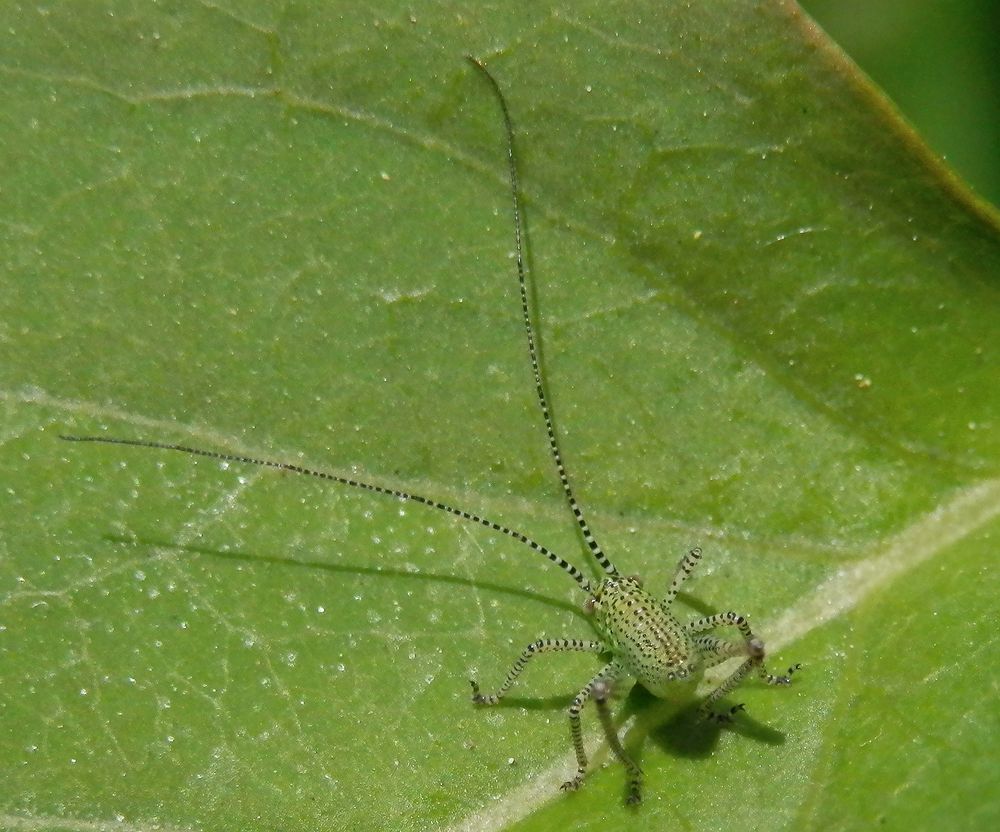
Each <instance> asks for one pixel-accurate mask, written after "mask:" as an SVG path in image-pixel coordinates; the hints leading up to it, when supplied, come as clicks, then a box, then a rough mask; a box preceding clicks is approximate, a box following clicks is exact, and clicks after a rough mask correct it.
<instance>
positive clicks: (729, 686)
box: [687, 612, 800, 722]
mask: <svg viewBox="0 0 1000 832" xmlns="http://www.w3.org/2000/svg"><path fill="white" fill-rule="evenodd" d="M716 627H735V628H736V629H738V630H739V631H740V635H742V636H743V642H742V643H739V642H732V641H727V640H725V639H719V638H715V637H714V636H703V637H702V638H699V639H697V641H696V644H697V645H698V648H699V650H700V651H701V652H702V656H703V659H704V661H705V666H706V667H711V666H713V665H716V664H719V663H720V662H722V661H725V660H726V659H728V658H732V657H734V656H746V657H747V659H746V661H744V662H743V663H742V664H741V665H740V666H739V667H738V668H736V670H735V671H733V672H732V673H731V674H730V675H729V676H728V677H727V678H726V679H725V681H724V682H722V684H721V685H719V686H718V687H717V688H716V689H715V690H713V691H712V692H711V693H710V694H709V695H708V696H707V697H706V698H705V701H704V702H702V703H701V707H700V708H699V709H698V710H699V711H700V712H701V714H702V715H703V716H704V717H705V718H707V719H709V720H713V721H715V722H729V721H731V718H732V715H733V714H735V713H736V712H737V711H740V710H742V709H743V705H736V706H734V707H733V708H731V709H730V710H729V713H728V714H718V713H715V712H714V711H713V710H712V705H713V704H715V703H716V702H718V701H719V700H720V699H721V698H722V697H724V696H725V695H726V694H727V693H729V692H730V691H732V690H734V689H735V688H736V687H737V686H738V685H739V684H740V682H742V681H743V679H745V678H746V677H747V675H748V674H749V673H750V672H751V671H752V670H756V671H757V673H758V675H759V676H760V677H761V678H762V679H763V680H764V681H765V682H767V684H769V685H790V684H791V683H792V679H791V676H792V674H793V673H794V672H795V671H796V670H798V669H799V667H800V665H797V664H796V665H793V666H792V667H790V668H788V673H787V675H785V676H774V675H772V674H771V673H768V672H767V668H766V667H764V642H763V641H762V640H761V639H759V638H758V637H757V636H755V635H754V634H753V631H752V630H751V629H750V623H749V622H748V621H747V619H746V617H745V616H742V615H739V614H737V613H735V612H723V613H718V614H716V615H710V616H707V617H705V618H699V619H698V620H697V621H692V622H690V623H689V624H688V625H687V630H688V632H690V633H692V634H695V633H703V632H705V631H706V630H712V629H715V628H716Z"/></svg>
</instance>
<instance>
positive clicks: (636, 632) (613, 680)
mask: <svg viewBox="0 0 1000 832" xmlns="http://www.w3.org/2000/svg"><path fill="white" fill-rule="evenodd" d="M468 60H469V62H470V63H471V64H472V66H473V67H475V68H476V70H477V71H478V72H480V73H481V74H482V75H483V77H484V78H485V79H486V81H487V82H488V84H489V85H490V87H491V89H492V90H493V92H494V94H495V95H496V98H497V101H498V102H499V105H500V111H501V114H502V117H503V124H504V130H505V136H506V143H507V163H508V175H509V179H510V192H511V202H512V217H513V225H514V252H515V262H516V267H517V279H518V287H519V290H520V300H521V315H522V321H523V325H524V331H525V335H526V337H527V343H528V355H529V358H530V362H531V371H532V374H533V376H534V382H535V392H536V395H537V398H538V405H539V409H540V410H541V414H542V420H543V421H544V423H545V432H546V436H547V438H548V445H549V451H550V453H551V455H552V459H553V461H554V462H555V467H556V472H557V474H558V476H559V481H560V483H561V484H562V489H563V492H564V494H565V497H566V501H567V503H568V504H569V508H570V510H571V511H572V513H573V517H574V518H575V520H576V523H577V526H578V527H579V531H580V534H581V536H582V538H583V541H584V543H585V544H586V547H587V549H588V550H589V551H590V555H591V557H592V558H593V559H594V561H595V562H596V564H597V566H599V567H600V569H601V570H602V571H603V573H604V574H603V577H602V578H601V580H600V582H599V583H598V584H597V586H596V587H595V586H593V585H592V584H591V582H590V581H589V580H588V579H587V577H586V576H585V575H584V574H583V573H582V572H581V571H580V570H579V569H577V567H575V566H573V565H572V564H571V563H569V562H568V561H566V560H565V559H563V558H562V557H560V556H559V555H557V554H556V553H555V552H553V551H551V550H550V549H547V548H546V547H545V546H543V545H541V544H540V543H536V542H535V541H534V540H532V539H531V538H530V537H529V536H528V535H526V534H523V533H522V532H519V531H517V530H515V529H511V528H508V527H506V526H503V525H501V524H499V523H496V522H494V521H492V520H489V519H487V518H485V517H482V516H481V515H478V514H475V513H473V512H470V511H466V510H464V509H460V508H456V507H454V506H451V505H447V504H446V503H442V502H440V501H438V500H434V499H431V498H428V497H423V496H421V495H419V494H412V493H409V492H406V491H400V490H398V489H394V488H386V487H384V486H381V485H375V484H373V483H368V482H362V481H359V480H355V479H352V478H350V477H343V476H340V475H338V474H332V473H328V472H324V471H316V470H313V469H310V468H305V467H303V466H301V465H294V464H291V463H286V462H276V461H273V460H267V459H258V458H254V457H247V456H242V455H239V454H230V453H224V452H219V451H210V450H204V449H201V448H192V447H188V446H186V445H178V444H172V443H167V442H158V441H151V440H145V439H120V438H114V437H107V436H62V437H61V438H62V439H65V440H67V441H71V442H101V443H107V444H112V445H133V446H138V447H143V448H159V449H163V450H169V451H180V452H182V453H186V454H193V455H195V456H202V457H208V458H211V459H217V460H222V461H225V462H238V463H245V464H248V465H259V466H264V467H267V468H276V469H280V470H282V471H290V472H293V473H296V474H304V475H307V476H311V477H317V478H319V479H323V480H329V481H332V482H335V483H339V484H341V485H347V486H351V487H353V488H360V489H364V490H366V491H371V492H374V493H376V494H383V495H386V496H390V497H395V498H396V499H399V500H408V501H410V502H414V503H420V504H422V505H426V506H430V507H431V508H435V509H438V510H439V511H444V512H447V513H449V514H453V515H456V516H458V517H461V518H462V519H464V520H469V521H472V522H474V523H479V524H480V525H482V526H486V527H487V528H489V529H492V530H493V531H495V532H499V533H501V534H503V535H506V536H507V537H511V538H513V539H515V540H517V541H519V542H521V543H523V544H525V545H526V546H529V547H530V548H531V549H533V550H534V551H536V552H538V553H539V554H541V555H543V556H544V557H546V558H548V559H549V560H550V561H551V562H552V563H554V564H555V565H556V566H558V567H559V568H560V569H562V570H563V571H564V572H566V574H568V575H569V576H570V577H571V578H572V579H573V580H574V581H576V583H577V585H578V586H579V587H580V589H581V591H582V592H583V593H584V594H585V595H586V601H585V602H584V604H583V609H584V611H585V612H586V613H587V614H588V615H589V616H590V617H591V621H592V623H593V626H594V629H595V630H596V631H597V636H598V638H597V639H593V640H581V639H565V638H559V639H548V638H542V639H538V640H537V641H534V642H532V643H531V644H529V645H528V646H527V647H526V648H525V649H524V651H523V652H522V653H521V655H520V656H518V658H517V660H516V661H515V662H514V664H513V665H512V666H511V668H510V670H509V671H508V672H507V677H506V679H505V680H504V681H503V684H501V685H500V686H499V687H498V688H497V689H496V690H495V691H493V692H492V693H483V692H482V691H481V690H480V688H479V685H478V684H477V683H476V682H475V681H472V682H471V685H472V700H473V702H475V703H476V704H478V705H484V706H488V705H495V704H497V703H498V702H500V700H501V699H503V697H504V696H505V695H506V693H507V692H508V691H509V690H510V688H511V687H512V686H513V685H514V683H515V682H516V681H517V679H518V677H519V676H520V675H521V672H522V671H523V670H524V668H525V667H526V666H527V664H528V662H529V661H530V660H531V659H532V658H534V657H535V656H537V655H540V654H542V653H554V652H566V651H576V652H586V653H594V654H596V655H598V656H602V657H604V659H605V664H604V666H603V667H602V668H601V669H600V671H598V673H597V674H596V675H595V676H594V677H593V678H592V679H591V680H590V681H589V682H587V684H586V685H584V686H583V687H582V688H581V689H580V691H579V692H578V693H577V694H576V696H575V697H574V698H573V701H572V703H571V704H570V706H569V723H570V734H571V736H572V740H573V750H574V751H575V753H576V761H577V770H576V774H575V775H574V776H573V777H572V778H571V779H570V780H567V781H566V782H565V783H563V784H562V789H563V790H566V791H572V790H575V789H577V788H578V787H579V786H580V784H581V783H582V782H583V779H584V777H585V776H586V774H587V769H588V765H589V763H588V758H587V753H586V750H585V749H584V745H583V733H582V730H581V724H580V713H581V711H582V710H583V708H584V706H585V705H586V704H587V702H588V701H590V700H593V702H594V705H595V708H596V710H597V712H598V717H599V719H600V722H601V725H602V727H603V729H604V732H605V736H606V738H607V741H608V745H609V746H610V748H611V749H612V751H613V752H614V754H615V755H616V756H617V757H618V758H619V759H620V760H621V762H622V763H623V765H624V766H625V768H626V770H627V772H628V798H627V802H629V803H638V802H639V801H640V800H641V794H642V791H641V789H642V772H641V770H640V768H639V766H638V765H637V764H636V763H635V762H634V761H633V760H632V759H631V757H629V755H628V754H627V753H626V751H625V749H624V747H623V746H622V743H621V741H620V739H619V738H618V735H617V732H616V730H615V728H614V726H613V724H612V721H611V717H610V713H609V710H608V700H609V699H610V697H611V695H612V694H613V693H614V691H615V690H616V689H618V688H620V687H621V686H624V685H625V684H626V683H628V682H631V681H637V682H638V683H639V684H641V685H642V686H643V687H644V688H646V689H647V690H648V691H649V692H650V693H652V694H653V695H655V696H658V697H663V698H671V699H676V698H683V697H684V696H685V695H687V696H690V695H691V694H692V693H693V691H694V688H695V686H696V685H697V683H698V681H699V680H700V678H701V676H702V674H703V672H704V671H705V670H706V669H707V668H710V667H712V666H714V665H717V664H720V663H721V662H724V661H726V660H727V659H731V658H735V657H739V658H742V660H743V661H742V662H741V663H740V664H739V666H738V667H737V668H736V669H735V670H733V672H732V673H730V674H729V676H728V677H727V678H726V679H725V680H724V681H723V682H722V683H721V684H719V686H718V687H716V688H715V689H714V690H713V691H712V692H711V693H710V694H709V695H708V696H707V697H706V698H705V700H704V702H703V703H702V704H701V708H700V712H701V713H702V715H703V716H704V717H706V718H707V719H710V720H713V721H716V722H720V723H726V722H729V721H731V720H732V717H733V715H734V714H735V713H736V712H737V711H739V710H742V708H743V706H742V705H736V706H734V707H732V708H729V709H728V710H726V711H724V712H722V713H717V712H715V711H714V710H713V705H715V703H716V702H718V701H719V700H720V699H722V698H723V697H724V696H726V694H728V693H729V692H731V691H732V690H733V689H735V688H736V687H737V685H739V684H740V683H741V682H742V681H743V680H744V679H746V678H747V677H748V676H750V675H751V674H756V675H758V676H760V677H761V678H763V679H764V681H766V682H767V684H769V685H788V684H790V683H791V678H790V677H791V674H792V673H793V672H794V671H795V670H797V669H798V668H799V665H794V666H793V667H790V668H789V669H788V671H787V675H784V676H774V675H771V674H770V673H768V672H767V670H766V668H765V667H764V654H765V650H764V642H763V641H762V640H761V639H760V638H758V637H757V636H756V635H754V633H753V632H752V630H751V629H750V624H749V623H748V621H747V619H746V617H745V616H743V615H738V614H737V613H734V612H724V613H718V614H716V615H710V616H706V617H704V618H699V619H697V620H695V621H689V622H686V623H682V622H680V621H679V620H678V619H677V618H676V617H675V615H674V614H673V612H672V610H671V607H672V605H673V602H674V599H675V598H676V597H677V593H678V591H679V590H680V589H681V587H682V586H683V584H684V582H685V581H686V580H687V579H688V578H689V577H690V576H691V573H692V572H693V571H694V569H695V567H696V566H697V565H698V561H699V560H700V559H701V549H697V548H695V549H692V550H691V551H690V552H688V553H687V554H686V555H685V556H684V557H683V558H681V561H680V563H679V564H678V565H677V570H676V572H675V573H674V576H673V580H672V581H671V583H670V587H669V589H668V590H667V592H666V594H665V595H664V596H663V597H662V598H658V597H657V596H655V595H653V594H652V593H650V592H648V591H646V590H645V589H643V586H642V581H641V580H640V579H639V578H638V577H636V576H634V575H630V576H625V575H622V574H621V573H620V572H619V571H618V568H617V567H616V566H615V565H614V563H612V562H611V560H610V559H609V558H608V556H607V555H606V554H605V553H604V550H603V549H602V548H601V546H600V544H599V543H598V542H597V539H596V538H595V537H594V534H593V533H592V532H591V530H590V526H589V524H588V523H587V520H586V517H585V516H584V512H583V509H582V508H581V507H580V505H579V503H578V502H577V500H576V497H575V496H574V493H573V488H572V486H571V485H570V479H569V474H568V473H567V471H566V466H565V465H564V463H563V459H562V453H561V452H560V450H559V442H558V439H557V437H556V430H555V427H554V425H553V421H552V417H551V414H550V411H549V405H548V399H547V396H546V392H545V385H544V382H543V380H542V373H541V368H540V365H539V360H538V348H537V346H536V338H535V331H534V328H533V326H532V322H531V308H530V305H529V300H528V288H527V268H526V266H525V258H524V242H523V238H524V231H523V226H522V219H521V197H520V188H519V185H518V174H517V164H516V160H515V154H514V128H513V124H512V121H511V117H510V111H509V109H508V107H507V102H506V99H505V98H504V96H503V92H502V91H501V89H500V86H499V84H498V83H497V81H496V79H495V78H494V77H493V75H491V74H490V72H489V70H487V69H486V67H485V66H484V65H483V64H482V63H481V62H480V61H478V60H476V59H475V58H472V57H470V58H468ZM724 627H732V628H735V629H736V630H737V631H738V633H739V636H740V638H739V639H735V640H734V639H725V638H719V637H717V636H715V635H712V634H711V633H712V632H713V631H715V630H718V629H720V628H724Z"/></svg>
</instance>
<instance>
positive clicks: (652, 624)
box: [590, 576, 705, 699]
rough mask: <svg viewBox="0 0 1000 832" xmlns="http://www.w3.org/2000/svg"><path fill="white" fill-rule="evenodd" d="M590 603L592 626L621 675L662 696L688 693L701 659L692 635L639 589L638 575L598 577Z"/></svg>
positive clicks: (662, 604) (664, 606)
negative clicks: (608, 649)
mask: <svg viewBox="0 0 1000 832" xmlns="http://www.w3.org/2000/svg"><path fill="white" fill-rule="evenodd" d="M590 606H591V608H592V609H593V614H594V626H595V627H596V628H597V630H598V632H599V633H600V634H601V637H602V638H603V639H604V641H605V643H606V644H607V645H608V647H609V648H610V653H611V655H612V656H613V657H614V658H615V659H617V661H618V664H619V665H620V666H621V672H622V676H623V677H632V678H634V679H635V680H636V681H638V682H639V684H641V685H642V686H643V687H644V688H646V689H647V690H648V691H649V692H650V693H652V694H653V695H654V696H658V697H661V698H664V699H674V698H679V697H681V696H684V695H686V694H689V693H690V690H691V688H693V687H694V685H695V684H696V683H697V681H698V679H700V678H701V674H702V671H703V670H704V665H705V662H704V659H703V656H702V653H701V651H700V650H699V649H698V644H697V643H696V641H695V638H694V636H692V635H691V633H690V632H689V631H688V630H687V629H686V628H685V627H684V625H683V624H681V622H680V621H678V620H677V619H676V618H675V617H674V615H673V613H672V612H671V611H670V609H669V606H668V604H667V603H666V602H664V601H661V600H660V599H658V598H656V597H655V596H654V595H652V594H650V593H649V592H647V591H646V590H645V589H643V588H642V584H641V583H640V582H639V580H638V579H637V578H634V577H621V576H618V577H614V578H605V579H604V580H603V581H601V583H600V586H599V587H598V589H597V591H596V592H595V593H594V596H593V599H592V602H591V605H590ZM683 682H687V683H690V684H681V683H683Z"/></svg>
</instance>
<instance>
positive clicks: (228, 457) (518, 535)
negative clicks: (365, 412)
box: [59, 435, 590, 593]
mask: <svg viewBox="0 0 1000 832" xmlns="http://www.w3.org/2000/svg"><path fill="white" fill-rule="evenodd" d="M59 438H60V439H64V440H66V441H67V442H101V443H103V444H106V445H132V446H133V447H137V448H158V449H160V450H164V451H180V452H181V453H185V454H192V455H193V456H204V457H208V458H209V459H218V460H220V461H222V462H238V463H241V464H243V465H260V466H261V467H264V468H277V469H278V470H279V471H290V472H291V473H293V474H303V475H305V476H308V477H316V478H317V479H321V480H328V481H330V482H336V483H340V484H341V485H349V486H351V488H360V489H362V490H364V491H371V492H373V493H375V494H384V495H386V496H387V497H395V498H396V499H398V500H406V501H408V502H411V503H419V504H420V505H424V506H430V507H431V508H436V509H438V511H446V512H448V514H454V515H455V516H456V517H461V518H462V519H463V520H471V521H472V522H473V523H479V525H480V526H486V528H488V529H492V530H493V531H495V532H500V534H505V535H507V537H512V538H514V540H517V541H519V542H520V543H523V544H525V545H526V546H528V547H529V548H531V549H534V550H535V551H536V552H538V553H539V554H541V555H544V556H545V557H547V558H548V559H549V560H550V561H552V562H553V563H554V564H555V565H556V566H558V567H559V568H560V569H562V570H563V571H564V572H566V573H567V574H568V575H569V576H570V577H571V578H573V580H574V581H576V582H577V583H578V584H579V585H580V588H581V589H582V590H583V591H584V592H587V593H589V592H590V582H589V581H588V580H587V578H586V577H585V576H584V575H583V573H582V572H580V570H579V569H577V568H576V567H575V566H573V564H571V563H569V562H567V561H565V560H563V558H561V557H559V555H557V554H556V553H555V552H553V551H551V550H549V549H547V548H546V547H545V546H542V545H541V544H540V543H536V542H535V541H534V540H532V539H531V538H530V537H528V536H527V535H526V534H523V533H522V532H519V531H517V530H515V529H510V528H508V527H507V526H502V525H501V524H500V523H495V522H494V521H492V520H489V519H487V518H485V517H481V516H480V515H478V514H473V513H472V512H471V511H465V510H464V509H460V508H455V507H454V506H450V505H448V504H447V503H442V502H440V501H439V500H432V499H431V498H430V497H424V496H421V495H420V494H411V493H410V492H408V491H400V490H399V489H397V488H386V487H385V486H382V485H375V484H373V483H370V482H363V481H362V480H355V479H351V478H350V477H342V476H340V475H339V474H331V473H330V472H328V471H317V470H314V469H312V468H306V467H305V466H303V465H295V464H294V463H291V462H275V461H274V460H271V459H259V458H257V457H252V456H243V455H242V454H228V453H223V452H220V451H206V450H204V449H202V448H192V447H190V446H188V445H175V444H173V443H170V442H154V441H151V440H148V439H118V438H116V437H111V436H65V435H61V436H60V437H59Z"/></svg>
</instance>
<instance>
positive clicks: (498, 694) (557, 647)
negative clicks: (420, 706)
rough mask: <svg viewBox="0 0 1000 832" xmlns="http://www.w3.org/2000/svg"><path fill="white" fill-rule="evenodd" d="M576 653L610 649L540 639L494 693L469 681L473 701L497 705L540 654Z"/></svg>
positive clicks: (580, 642)
mask: <svg viewBox="0 0 1000 832" xmlns="http://www.w3.org/2000/svg"><path fill="white" fill-rule="evenodd" d="M568 651H575V652H579V653H607V652H608V647H607V645H605V644H604V643H603V642H600V641H584V640H582V639H578V638H540V639H538V640H537V641H533V642H531V644H529V645H528V646H527V647H525V648H524V651H523V652H522V653H521V655H520V656H518V657H517V659H516V661H515V662H514V664H513V665H511V668H510V670H508V671H507V678H506V679H504V683H503V684H502V685H500V687H499V688H497V689H496V691H494V692H493V693H480V691H479V685H478V684H476V682H475V680H474V679H470V680H469V684H470V685H472V701H473V702H475V703H476V704H477V705H496V704H497V702H499V701H500V700H501V699H503V698H504V696H505V695H506V694H507V691H508V690H510V688H511V686H512V685H513V684H514V682H516V681H517V677H518V676H520V675H521V672H522V671H523V670H524V668H525V666H526V665H527V664H528V662H529V661H531V659H532V658H534V657H535V656H537V655H539V654H540V653H565V652H568Z"/></svg>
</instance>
